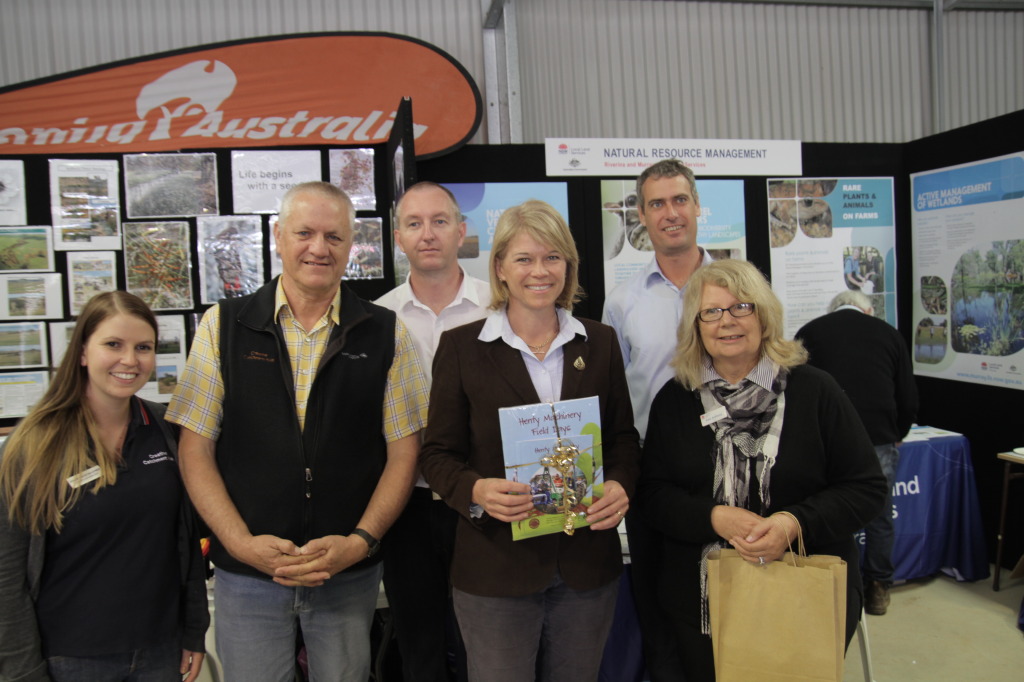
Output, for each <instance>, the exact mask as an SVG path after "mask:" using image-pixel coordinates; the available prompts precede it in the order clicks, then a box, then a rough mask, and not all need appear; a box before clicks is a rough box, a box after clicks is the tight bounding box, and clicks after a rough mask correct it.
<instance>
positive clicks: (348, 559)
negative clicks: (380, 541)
mask: <svg viewBox="0 0 1024 682" xmlns="http://www.w3.org/2000/svg"><path fill="white" fill-rule="evenodd" d="M298 552H299V557H298V562H299V563H289V564H287V565H284V566H281V567H280V568H278V569H277V570H276V571H275V572H274V573H273V575H274V582H275V583H277V584H278V585H284V586H286V587H317V586H319V585H323V584H324V581H326V580H329V579H330V578H331V576H333V575H334V574H335V573H340V572H341V571H344V570H345V569H346V568H348V567H349V566H352V565H353V564H356V563H358V562H360V561H362V560H363V559H365V558H366V555H367V554H368V552H369V545H367V544H366V540H364V539H362V538H361V537H359V536H358V535H326V536H324V537H322V538H317V539H316V540H310V541H309V542H307V543H306V544H305V545H303V546H302V547H300V548H298Z"/></svg>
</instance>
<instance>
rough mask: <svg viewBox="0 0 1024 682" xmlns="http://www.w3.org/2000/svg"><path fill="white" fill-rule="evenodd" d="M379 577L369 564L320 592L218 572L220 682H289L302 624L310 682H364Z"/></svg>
mask: <svg viewBox="0 0 1024 682" xmlns="http://www.w3.org/2000/svg"><path fill="white" fill-rule="evenodd" d="M381 570H382V569H381V565H380V564H376V565H375V566H370V567H368V568H363V569H360V570H358V571H355V572H351V573H350V572H348V571H344V572H342V573H338V574H337V575H335V576H334V577H332V578H331V579H330V580H328V581H327V582H326V583H324V584H323V585H321V586H319V587H285V586H283V585H278V584H277V583H275V582H273V581H272V580H270V578H254V577H251V576H247V575H241V574H239V573H231V572H229V571H224V570H220V569H218V570H217V572H216V584H215V586H214V619H215V626H214V627H215V628H216V635H217V655H218V656H219V657H220V662H221V666H222V667H223V668H224V679H225V681H226V682H232V681H235V680H237V681H238V682H250V681H251V680H260V681H261V682H289V681H291V680H294V679H295V638H296V633H297V628H298V627H299V626H300V625H301V627H302V639H303V641H304V642H305V644H306V656H307V658H308V660H309V679H310V680H311V682H325V681H330V682H337V681H338V680H352V681H353V682H355V681H358V682H366V680H367V678H368V677H369V675H370V626H371V624H372V622H373V613H374V610H375V609H376V607H377V593H378V590H379V586H380V576H381Z"/></svg>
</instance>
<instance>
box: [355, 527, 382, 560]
mask: <svg viewBox="0 0 1024 682" xmlns="http://www.w3.org/2000/svg"><path fill="white" fill-rule="evenodd" d="M352 535H358V536H359V537H361V538H362V539H364V540H366V544H367V545H368V546H369V548H368V549H367V551H366V558H367V559H369V558H370V557H372V556H373V555H374V554H376V553H377V552H378V551H380V540H378V539H377V538H375V537H373V536H372V535H370V534H369V533H367V532H366V531H365V530H363V529H362V528H356V529H354V530H353V531H352Z"/></svg>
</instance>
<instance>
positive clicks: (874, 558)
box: [796, 291, 918, 616]
mask: <svg viewBox="0 0 1024 682" xmlns="http://www.w3.org/2000/svg"><path fill="white" fill-rule="evenodd" d="M872 313H873V309H872V307H871V300H870V299H869V298H868V297H867V296H866V295H865V294H863V293H861V292H859V291H844V292H842V293H840V294H839V295H837V296H836V297H835V298H833V299H832V302H831V303H830V304H829V312H828V314H827V315H823V316H821V317H819V318H817V319H815V320H812V321H810V322H808V323H807V324H806V325H804V326H803V327H802V328H801V329H800V331H798V332H797V333H796V338H798V339H800V340H802V341H803V342H804V347H805V348H807V351H808V352H809V353H810V360H809V362H810V364H812V365H814V366H815V367H818V368H819V369H823V370H825V371H826V372H828V373H829V374H831V375H832V376H833V377H834V378H835V380H836V381H837V382H839V385H840V386H842V388H843V390H844V391H846V394H847V395H848V396H849V397H850V401H851V402H853V406H854V407H855V408H857V413H858V414H859V415H860V418H861V421H863V422H864V427H865V428H866V429H867V432H868V435H869V436H870V437H871V442H872V444H874V446H875V452H876V453H877V454H878V460H879V462H880V463H881V465H882V471H883V472H884V473H885V477H886V480H887V481H888V483H889V490H888V494H887V496H886V503H885V508H884V510H883V512H882V514H881V515H879V517H878V518H876V519H875V520H874V521H872V522H871V523H869V524H868V525H867V526H865V528H864V535H865V543H866V545H865V552H864V564H863V573H864V589H865V593H866V594H865V598H864V610H865V611H866V612H868V613H870V614H872V615H874V616H881V615H884V614H885V612H886V610H888V608H889V587H890V586H891V585H892V576H893V564H892V546H893V536H894V531H893V522H892V486H893V482H894V480H895V478H896V465H897V464H898V462H899V450H898V449H897V447H896V446H897V445H898V444H899V441H901V440H902V439H903V437H904V436H905V435H906V434H907V431H909V430H910V425H911V424H912V423H913V422H914V418H915V417H916V416H917V407H918V398H917V386H916V384H915V383H914V373H913V369H912V367H911V364H910V353H909V352H908V351H907V346H906V343H905V342H904V341H903V337H902V336H900V334H899V332H897V331H896V330H895V329H894V328H892V327H891V326H890V325H889V324H887V323H886V322H885V321H883V320H880V319H878V318H876V317H873V316H872Z"/></svg>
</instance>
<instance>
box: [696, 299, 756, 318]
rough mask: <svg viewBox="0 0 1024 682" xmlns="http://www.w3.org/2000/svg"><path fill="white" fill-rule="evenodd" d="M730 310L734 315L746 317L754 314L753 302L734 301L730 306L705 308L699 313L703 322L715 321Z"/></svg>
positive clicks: (698, 315)
mask: <svg viewBox="0 0 1024 682" xmlns="http://www.w3.org/2000/svg"><path fill="white" fill-rule="evenodd" d="M726 310H728V311H729V314H730V315H732V316H733V317H746V316H747V315H753V314H754V304H753V303H733V304H732V305H731V306H729V307H728V308H705V309H704V310H701V311H700V312H698V313H697V317H699V318H700V320H701V322H714V321H716V320H720V319H722V315H723V314H724V313H725V311H726Z"/></svg>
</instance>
